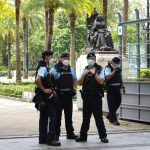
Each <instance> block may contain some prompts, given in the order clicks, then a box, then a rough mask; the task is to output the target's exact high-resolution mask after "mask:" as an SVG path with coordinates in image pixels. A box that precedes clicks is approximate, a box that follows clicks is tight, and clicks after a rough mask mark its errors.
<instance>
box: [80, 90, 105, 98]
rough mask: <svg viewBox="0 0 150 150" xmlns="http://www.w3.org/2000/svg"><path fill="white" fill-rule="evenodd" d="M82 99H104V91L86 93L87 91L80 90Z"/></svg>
mask: <svg viewBox="0 0 150 150" xmlns="http://www.w3.org/2000/svg"><path fill="white" fill-rule="evenodd" d="M80 93H81V97H82V99H83V98H84V97H89V98H95V97H104V91H103V90H101V91H91V90H90V91H85V90H80Z"/></svg>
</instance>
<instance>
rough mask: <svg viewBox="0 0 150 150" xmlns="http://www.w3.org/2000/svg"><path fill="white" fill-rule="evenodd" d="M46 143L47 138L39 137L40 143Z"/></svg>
mask: <svg viewBox="0 0 150 150" xmlns="http://www.w3.org/2000/svg"><path fill="white" fill-rule="evenodd" d="M46 143H47V140H46V138H43V139H39V144H46Z"/></svg>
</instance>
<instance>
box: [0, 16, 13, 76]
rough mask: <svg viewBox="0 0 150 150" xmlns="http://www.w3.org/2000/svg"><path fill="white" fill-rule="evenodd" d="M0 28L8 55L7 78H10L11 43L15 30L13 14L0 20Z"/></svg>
mask: <svg viewBox="0 0 150 150" xmlns="http://www.w3.org/2000/svg"><path fill="white" fill-rule="evenodd" d="M0 28H3V32H1V33H0V34H1V35H2V37H3V38H4V40H5V43H6V48H5V50H6V49H7V55H8V59H7V60H8V62H7V63H8V79H11V78H12V76H11V45H12V41H13V38H14V31H15V17H14V16H6V17H5V18H3V19H2V20H1V22H0Z"/></svg>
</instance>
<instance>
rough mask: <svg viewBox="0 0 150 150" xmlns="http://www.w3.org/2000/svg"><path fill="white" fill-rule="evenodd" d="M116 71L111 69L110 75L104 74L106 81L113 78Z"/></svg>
mask: <svg viewBox="0 0 150 150" xmlns="http://www.w3.org/2000/svg"><path fill="white" fill-rule="evenodd" d="M115 72H116V69H115V68H113V71H112V72H111V73H109V74H108V75H107V74H106V79H107V80H110V79H112V78H113V76H114V75H115Z"/></svg>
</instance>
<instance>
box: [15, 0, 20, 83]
mask: <svg viewBox="0 0 150 150" xmlns="http://www.w3.org/2000/svg"><path fill="white" fill-rule="evenodd" d="M15 9H16V82H21V52H20V35H19V34H20V33H19V24H20V23H19V16H20V0H15Z"/></svg>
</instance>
